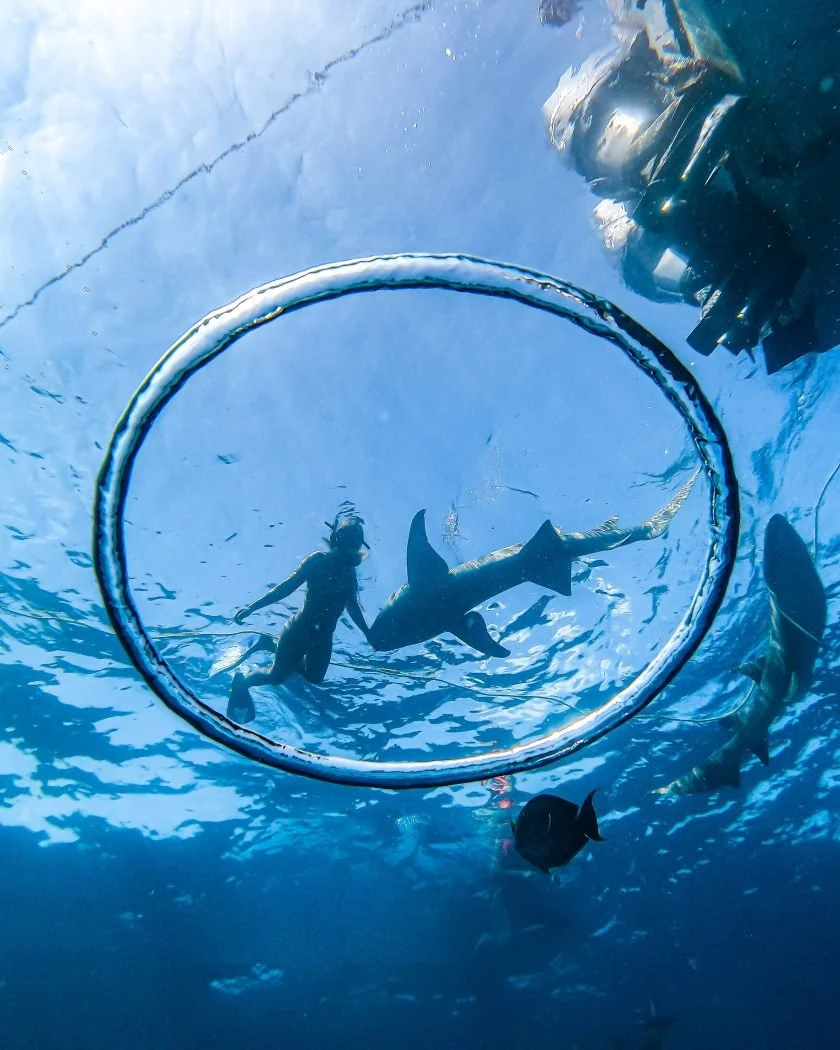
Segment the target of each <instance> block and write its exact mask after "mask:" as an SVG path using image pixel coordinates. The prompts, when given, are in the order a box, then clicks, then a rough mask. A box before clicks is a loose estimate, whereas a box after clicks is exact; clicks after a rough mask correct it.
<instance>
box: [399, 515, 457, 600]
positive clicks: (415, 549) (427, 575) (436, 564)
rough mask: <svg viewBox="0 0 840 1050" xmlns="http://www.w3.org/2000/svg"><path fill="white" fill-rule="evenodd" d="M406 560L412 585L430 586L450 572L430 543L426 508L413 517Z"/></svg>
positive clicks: (417, 586) (418, 586)
mask: <svg viewBox="0 0 840 1050" xmlns="http://www.w3.org/2000/svg"><path fill="white" fill-rule="evenodd" d="M405 560H406V570H407V572H408V584H409V586H410V587H416V588H418V589H421V588H423V587H428V586H430V585H433V584H434V583H436V582H437V581H439V580H442V579H443V578H444V577H445V576H446V575H447V574H448V572H449V566H448V565H447V564H446V562H445V561H444V560H443V558H441V556H440V555H439V554H438V552H437V551H436V550H435V549H434V547H433V546H432V545H431V543H429V538H428V536H427V535H426V512H425V510H418V511H417V513H416V514H415V515H414V517H413V518H412V519H411V528H410V529H409V530H408V549H407V550H406V556H405Z"/></svg>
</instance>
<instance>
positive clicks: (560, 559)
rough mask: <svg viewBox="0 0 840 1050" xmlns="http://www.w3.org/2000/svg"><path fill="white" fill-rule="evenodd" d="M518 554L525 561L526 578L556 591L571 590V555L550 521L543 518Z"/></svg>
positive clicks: (569, 592) (566, 591)
mask: <svg viewBox="0 0 840 1050" xmlns="http://www.w3.org/2000/svg"><path fill="white" fill-rule="evenodd" d="M519 557H520V558H524V559H525V561H526V562H527V563H528V579H529V580H530V581H531V582H532V583H536V584H538V585H539V586H540V587H549V588H550V589H551V590H552V591H557V593H558V594H566V595H569V594H571V593H572V559H571V558H570V557H569V555H568V554H567V553H566V548H565V546H564V544H563V540H562V539H561V538H560V535H559V534H558V532H557V529H555V528H554V526H553V525H552V524H551V522H550V521H544V522H543V523H542V525H540V527H539V528H538V529H537V531H536V532H535V533H534V535H533V536H532V537H531V538H530V540H528V542H527V543H526V544H525V546H524V547H523V548H522V550H521V551H520V552H519Z"/></svg>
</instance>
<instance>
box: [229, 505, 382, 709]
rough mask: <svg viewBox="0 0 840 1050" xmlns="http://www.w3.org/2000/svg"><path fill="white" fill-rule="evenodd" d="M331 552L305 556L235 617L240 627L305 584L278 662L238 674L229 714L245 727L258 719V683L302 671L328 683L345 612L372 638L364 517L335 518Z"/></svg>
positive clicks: (276, 681) (279, 641) (284, 634)
mask: <svg viewBox="0 0 840 1050" xmlns="http://www.w3.org/2000/svg"><path fill="white" fill-rule="evenodd" d="M327 526H328V528H329V529H330V536H329V539H328V540H327V543H328V546H329V549H328V550H326V551H315V552H314V553H312V554H310V555H308V557H306V558H304V559H303V561H302V562H301V563H300V565H299V566H298V567H297V568H296V569H295V571H294V572H293V573H292V574H291V576H289V577H288V579H286V580H284V581H283V582H282V583H280V584H278V585H277V586H276V587H272V589H271V590H270V591H269V592H268V593H267V594H265V595H263V597H262V598H258V599H257V600H256V601H255V602H253V603H252V604H251V605H247V606H246V607H245V608H244V609H240V610H239V612H238V613H237V614H236V616H235V617H234V620H235V621H236V623H238V624H241V623H243V622H244V620H245V618H246V617H247V616H250V615H251V613H253V612H256V611H257V610H258V609H263V608H265V607H266V606H267V605H273V604H274V603H275V602H279V601H282V600H283V599H284V598H288V596H289V595H290V594H292V593H294V591H296V590H297V589H298V587H301V586H302V585H303V584H306V595H305V597H304V601H303V605H302V606H301V608H300V609H299V610H298V611H297V612H296V613H294V614H293V615H292V616H291V617H290V618H289V619H288V620H287V621H286V624H285V626H284V627H283V630H282V632H281V634H280V637H279V638H278V639H277V648H276V651H275V655H274V663H273V665H272V667H271V669H270V670H269V671H255V672H254V673H252V674H249V675H247V676H245V675H243V674H240V673H239V672H237V673H236V674H235V675H234V678H233V684H232V686H231V690H230V699H229V700H228V708H227V716H228V718H230V719H231V720H232V721H234V722H239V723H240V724H242V723H245V722H250V721H252V720H253V718H254V716H255V711H254V701H253V700H252V699H251V693H250V690H251V689H252V688H253V687H254V686H259V685H278V684H279V683H280V682H283V681H285V680H286V678H288V676H289V675H290V674H291V673H292V672H294V671H297V672H298V673H299V674H301V675H302V676H303V677H304V678H305V679H306V680H307V681H308V682H313V683H315V684H318V683H320V682H323V680H324V677H325V676H326V673H327V668H328V667H329V665H330V659H331V657H332V639H333V633H334V632H335V628H336V625H337V624H338V619H339V617H340V616H341V614H342V613H343V612H345V610H346V612H347V613H348V615H349V616H350V619H351V620H352V621H353V623H354V624H355V625H356V626H357V627H358V628H359V630H360V631H361V632H362V634H363V635H364V636H365V638H367V636H368V626H367V624H366V623H365V617H364V614H363V613H362V609H361V606H360V605H359V584H358V580H357V579H356V569H357V567H358V566H359V564H360V563H361V561H362V558H363V557H364V554H363V552H362V548H363V547H364V548H367V547H368V545H367V543H366V542H365V535H364V531H363V529H362V519H361V518H359V517H358V516H357V515H355V514H353V515H348V516H347V517H344V518H343V519H340V518H336V520H335V521H334V522H333V523H332V524H331V525H330V523H329V522H327Z"/></svg>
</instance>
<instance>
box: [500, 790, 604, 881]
mask: <svg viewBox="0 0 840 1050" xmlns="http://www.w3.org/2000/svg"><path fill="white" fill-rule="evenodd" d="M596 790H597V788H596ZM594 794H595V791H590V792H589V794H588V795H587V796H586V798H585V799H584V800H583V805H582V806H581V807H580V809H578V807H577V806H576V805H575V803H574V802H569V801H567V800H566V799H565V798H560V797H559V796H558V795H537V796H536V797H535V798H532V799H531V800H530V801H529V802H527V803H526V804H525V807H524V808H523V810H522V812H521V813H520V814H519V818H518V820H515V821H511V828H512V829H513V835H514V846H515V848H516V852H517V853H518V854H519V856H520V857H522V858H523V859H524V860H527V861H528V863H529V864H533V865H534V867H535V868H539V869H540V871H542V872H545V874H546V875H548V874H549V873H550V871H551V869H552V868H562V867H563V866H564V865H565V864H568V863H569V861H570V860H571V859H572V858H573V857H575V856H577V854H578V853H580V851H581V850H582V849H583V847H584V846H585V845H586V843H587V842H589V841H594V842H602V841H603V840H602V838H601V835H600V833H599V831H598V818H597V817H596V815H595V807H594V806H593V805H592V796H593V795H594Z"/></svg>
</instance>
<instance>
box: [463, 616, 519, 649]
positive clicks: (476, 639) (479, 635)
mask: <svg viewBox="0 0 840 1050" xmlns="http://www.w3.org/2000/svg"><path fill="white" fill-rule="evenodd" d="M449 630H450V631H451V633H452V634H454V635H455V637H456V638H460V639H461V641H462V642H464V643H465V644H466V645H469V646H470V647H471V648H473V649H477V650H478V651H479V652H480V653H484V655H485V656H510V649H505V647H504V646H503V645H499V643H498V642H497V641H496V640H495V639H494V638H492V637H491V636H490V632H489V631H488V630H487V624H486V623H485V622H484V617H483V616H482V615H481V613H477V612H468V613H467V615H466V616H465V617H464V619H463V620H462V621H461V622H460V623H459V624H456V625H455V626H454V627H450V628H449Z"/></svg>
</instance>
